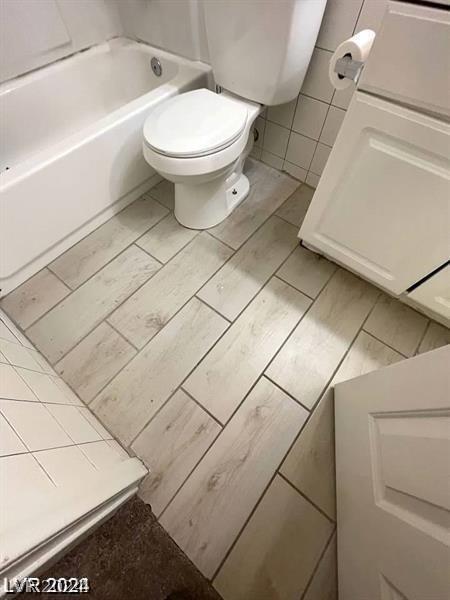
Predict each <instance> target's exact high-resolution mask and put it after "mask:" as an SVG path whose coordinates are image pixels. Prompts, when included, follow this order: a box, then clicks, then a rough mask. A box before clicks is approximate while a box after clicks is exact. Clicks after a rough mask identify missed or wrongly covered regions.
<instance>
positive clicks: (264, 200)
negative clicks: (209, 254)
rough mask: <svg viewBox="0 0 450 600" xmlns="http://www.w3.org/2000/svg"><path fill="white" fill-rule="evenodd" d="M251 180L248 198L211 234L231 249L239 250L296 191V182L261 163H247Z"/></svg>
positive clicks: (251, 161)
mask: <svg viewBox="0 0 450 600" xmlns="http://www.w3.org/2000/svg"><path fill="white" fill-rule="evenodd" d="M245 173H246V175H247V177H248V178H249V180H250V192H249V194H248V196H247V198H246V199H245V200H244V201H243V202H242V204H240V205H239V206H238V207H237V208H236V209H235V210H234V211H233V212H232V213H231V215H230V216H229V217H228V218H227V219H225V221H222V223H220V224H219V225H217V226H216V227H213V228H212V229H210V232H211V233H212V234H213V235H214V236H215V237H217V238H218V239H219V240H222V241H223V242H224V243H225V244H228V245H229V246H231V247H232V248H235V249H237V248H239V246H241V245H242V244H243V243H244V242H245V241H246V240H247V239H248V238H249V237H250V236H251V235H252V233H254V232H255V231H256V230H257V229H258V227H259V226H260V225H262V223H264V221H265V220H266V219H267V218H268V217H269V216H270V215H271V214H272V213H273V212H274V211H275V210H277V208H279V207H280V205H281V204H282V203H283V202H284V201H285V200H286V198H288V197H289V196H290V195H291V194H292V192H293V191H294V190H295V189H296V188H297V187H298V181H296V180H295V179H292V178H291V177H289V175H286V174H285V173H281V172H280V171H276V170H275V169H273V168H272V167H269V166H267V165H264V164H263V163H260V162H258V163H256V162H255V161H253V160H247V164H246V169H245Z"/></svg>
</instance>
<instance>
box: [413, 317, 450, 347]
mask: <svg viewBox="0 0 450 600" xmlns="http://www.w3.org/2000/svg"><path fill="white" fill-rule="evenodd" d="M447 344H450V329H447V327H444V326H443V325H439V324H438V323H434V322H433V321H431V323H430V324H429V326H428V329H427V331H426V333H425V335H424V337H423V340H422V341H421V342H420V346H419V349H418V351H417V353H418V354H422V353H423V352H429V351H430V350H435V349H436V348H441V347H442V346H446V345H447Z"/></svg>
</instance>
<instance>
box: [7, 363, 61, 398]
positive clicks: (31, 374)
mask: <svg viewBox="0 0 450 600" xmlns="http://www.w3.org/2000/svg"><path fill="white" fill-rule="evenodd" d="M17 372H18V373H19V375H20V376H21V378H22V379H23V380H24V381H25V382H26V383H27V385H28V386H29V387H30V388H31V389H32V390H33V392H34V394H35V395H36V399H39V400H40V401H41V402H50V403H52V402H57V403H63V404H64V403H65V404H68V401H67V398H66V397H65V396H64V394H63V392H62V391H61V390H60V389H59V387H58V386H57V385H56V383H55V381H54V378H53V377H50V375H47V374H46V373H37V372H36V371H29V370H28V369H20V368H17Z"/></svg>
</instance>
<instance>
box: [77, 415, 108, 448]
mask: <svg viewBox="0 0 450 600" xmlns="http://www.w3.org/2000/svg"><path fill="white" fill-rule="evenodd" d="M78 410H79V412H80V413H81V414H82V415H83V417H84V418H85V419H86V420H87V421H88V422H89V423H90V424H91V425H92V427H93V428H94V429H95V431H96V432H97V433H98V434H99V435H100V437H102V438H103V439H104V440H109V439H112V437H113V436H112V435H111V434H110V433H109V431H108V430H107V429H106V428H105V427H103V425H102V424H101V423H100V421H99V420H98V419H97V417H95V416H94V415H93V414H92V413H91V411H90V410H89V409H88V408H81V407H80V408H79V409H78Z"/></svg>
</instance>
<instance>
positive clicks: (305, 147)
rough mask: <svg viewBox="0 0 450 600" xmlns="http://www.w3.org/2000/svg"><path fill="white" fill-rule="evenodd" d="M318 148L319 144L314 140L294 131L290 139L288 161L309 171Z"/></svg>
mask: <svg viewBox="0 0 450 600" xmlns="http://www.w3.org/2000/svg"><path fill="white" fill-rule="evenodd" d="M316 146H317V142H315V141H314V140H311V139H310V138H307V137H305V136H304V135H300V134H299V133H295V132H294V131H293V132H292V133H291V137H290V139H289V145H288V149H287V153H286V160H287V161H289V162H290V163H293V164H294V165H297V166H298V167H301V168H302V169H309V166H310V164H311V160H312V157H313V155H314V150H315V149H316Z"/></svg>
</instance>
